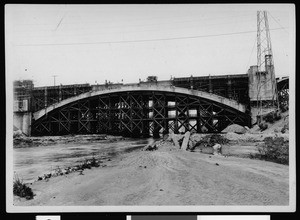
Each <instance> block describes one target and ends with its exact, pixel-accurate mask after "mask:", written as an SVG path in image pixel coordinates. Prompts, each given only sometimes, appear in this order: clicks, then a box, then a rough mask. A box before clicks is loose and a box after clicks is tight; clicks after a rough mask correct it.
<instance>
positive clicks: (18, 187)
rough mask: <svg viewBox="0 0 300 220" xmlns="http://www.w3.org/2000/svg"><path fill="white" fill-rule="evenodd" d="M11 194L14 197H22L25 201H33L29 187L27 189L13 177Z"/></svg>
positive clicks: (19, 180)
mask: <svg viewBox="0 0 300 220" xmlns="http://www.w3.org/2000/svg"><path fill="white" fill-rule="evenodd" d="M13 193H14V195H16V196H20V197H24V198H26V199H28V200H29V199H33V196H34V194H33V192H32V189H31V188H30V187H28V186H27V185H26V184H25V183H23V181H22V180H21V179H20V178H19V177H18V176H17V175H15V177H14V182H13Z"/></svg>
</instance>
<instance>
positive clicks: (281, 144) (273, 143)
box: [251, 137, 289, 165]
mask: <svg viewBox="0 0 300 220" xmlns="http://www.w3.org/2000/svg"><path fill="white" fill-rule="evenodd" d="M258 152H259V153H258V154H255V155H251V158H259V159H262V160H267V161H272V162H276V163H280V164H287V165H288V164H289V141H288V140H284V138H283V137H266V138H265V139H264V143H263V144H261V145H259V146H258Z"/></svg>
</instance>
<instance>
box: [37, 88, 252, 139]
mask: <svg viewBox="0 0 300 220" xmlns="http://www.w3.org/2000/svg"><path fill="white" fill-rule="evenodd" d="M230 124H240V125H243V126H245V125H247V126H250V117H249V115H247V114H245V113H242V112H239V111H237V110H234V109H232V108H230V107H228V106H224V105H222V104H220V103H216V102H212V101H208V100H205V99H203V98H200V97H195V96H187V95H183V94H178V93H171V92H158V91H132V92H127V93H111V94H106V95H101V96H95V97H90V98H86V99H83V100H79V101H76V102H73V103H70V104H68V105H66V106H63V107H61V108H58V109H55V110H53V111H51V112H49V113H48V114H46V115H45V116H43V117H42V118H40V119H38V120H37V121H33V123H32V135H64V134H114V135H123V136H132V137H148V136H160V135H163V134H168V133H170V132H173V133H175V134H177V133H185V132H186V131H190V132H199V133H201V132H209V133H213V132H220V131H222V130H223V129H224V128H225V127H227V126H228V125H230Z"/></svg>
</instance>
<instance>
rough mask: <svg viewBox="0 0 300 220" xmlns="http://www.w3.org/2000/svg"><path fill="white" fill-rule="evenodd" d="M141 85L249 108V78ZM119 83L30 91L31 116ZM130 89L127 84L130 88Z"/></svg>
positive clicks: (202, 78) (204, 78)
mask: <svg viewBox="0 0 300 220" xmlns="http://www.w3.org/2000/svg"><path fill="white" fill-rule="evenodd" d="M139 83H140V84H147V83H157V84H159V85H173V86H175V87H180V88H187V89H194V90H198V91H204V92H209V93H214V94H217V95H220V96H222V97H226V98H229V99H233V100H236V101H238V102H239V103H242V104H246V105H247V104H249V95H248V87H249V86H248V75H247V74H238V75H221V76H200V77H193V76H190V77H178V78H175V77H174V78H172V79H171V80H165V81H156V82H154V81H146V82H143V81H140V82H139ZM126 85H127V84H122V83H105V84H100V85H90V84H88V83H86V84H74V85H59V86H46V87H35V88H32V91H29V92H27V93H29V96H30V98H31V102H30V109H31V111H32V112H35V111H38V110H40V109H44V108H45V107H47V106H50V105H52V104H54V103H58V102H60V101H62V100H64V99H67V98H70V97H73V96H77V95H80V94H82V93H86V92H89V91H92V90H95V89H97V90H98V89H112V88H117V87H122V86H126ZM129 85H130V84H129Z"/></svg>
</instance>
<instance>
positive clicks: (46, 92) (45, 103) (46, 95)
mask: <svg viewBox="0 0 300 220" xmlns="http://www.w3.org/2000/svg"><path fill="white" fill-rule="evenodd" d="M47 97H48V91H47V87H45V93H44V106H45V108H47Z"/></svg>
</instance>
